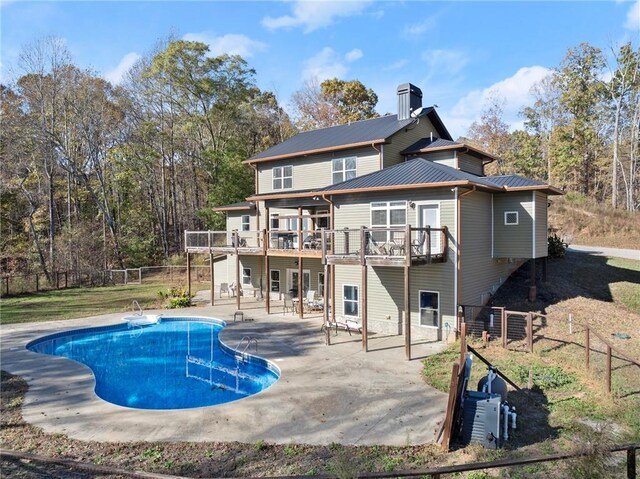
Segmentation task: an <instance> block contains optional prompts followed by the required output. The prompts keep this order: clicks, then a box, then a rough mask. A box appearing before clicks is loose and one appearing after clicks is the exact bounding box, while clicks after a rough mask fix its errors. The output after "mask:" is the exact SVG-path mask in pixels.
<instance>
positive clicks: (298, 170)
mask: <svg viewBox="0 0 640 479" xmlns="http://www.w3.org/2000/svg"><path fill="white" fill-rule="evenodd" d="M397 94H398V113H397V114H396V115H387V116H383V117H380V118H375V119H371V120H365V121H358V122H352V123H349V124H345V125H339V126H334V127H330V128H323V129H318V130H313V131H308V132H304V133H299V134H297V135H295V136H294V137H292V138H290V139H288V140H286V141H284V142H282V143H280V144H278V145H275V146H273V147H272V148H269V149H268V150H266V151H263V152H262V153H259V154H257V155H255V156H253V157H251V158H249V159H247V160H246V161H245V163H247V164H248V165H250V166H251V167H252V168H254V169H255V175H256V192H255V194H254V195H253V196H251V197H249V198H247V201H245V202H242V203H237V204H233V205H228V206H222V207H219V208H216V210H217V211H224V212H226V214H227V231H225V232H186V245H187V252H188V253H190V252H209V253H210V254H211V255H212V259H213V255H214V254H218V255H219V254H225V255H227V256H226V257H225V258H224V259H222V260H220V261H216V262H215V268H213V267H212V272H213V274H214V277H215V278H216V279H214V282H216V283H231V282H235V283H238V284H241V285H242V287H243V288H244V289H245V294H246V291H248V290H255V291H257V292H258V294H261V295H263V296H264V299H265V308H267V310H268V311H269V312H271V311H272V309H273V308H274V304H275V303H274V301H280V300H281V299H282V297H283V295H284V294H288V293H290V292H291V293H293V295H294V296H296V295H297V296H298V297H300V298H302V299H304V298H306V297H307V295H308V291H315V292H316V295H317V297H318V298H322V300H321V301H320V304H321V305H322V307H323V308H324V311H325V314H326V315H329V316H330V317H332V318H333V317H336V316H339V317H350V318H355V319H357V320H358V321H360V322H361V324H362V328H363V330H364V331H368V332H369V333H386V334H404V335H405V338H406V339H405V343H406V344H407V356H410V344H411V337H412V336H413V337H416V336H419V337H427V338H432V339H441V340H446V339H450V338H452V337H454V336H455V332H456V328H457V327H458V326H457V313H458V307H459V305H462V304H473V305H480V304H485V303H486V302H487V301H488V300H489V299H490V297H491V295H492V294H493V293H494V292H495V291H496V290H497V288H499V287H500V285H501V284H502V283H503V282H504V281H505V280H506V278H507V277H508V276H509V275H510V274H511V273H512V272H513V271H514V270H515V269H517V268H518V267H520V266H521V265H522V264H523V263H524V262H526V261H527V260H530V259H535V258H544V257H546V255H547V201H548V200H547V197H548V195H554V194H561V192H560V191H558V190H557V189H555V188H553V187H551V186H549V185H547V184H544V183H542V182H539V181H535V180H530V179H527V178H523V177H520V176H515V175H509V176H485V172H484V169H485V165H487V164H488V163H490V162H492V161H494V160H495V158H494V157H493V156H492V155H490V154H488V153H485V152H483V151H480V150H478V149H477V148H474V147H472V146H469V145H467V144H464V143H458V142H455V141H453V139H452V138H451V135H450V134H449V132H448V131H447V129H446V127H445V126H444V124H443V123H442V121H441V119H440V117H439V116H438V113H437V112H436V110H435V108H433V107H426V108H425V107H422V92H421V91H420V89H419V88H417V87H415V86H414V85H411V84H404V85H400V86H399V87H398V90H397ZM533 264H534V265H535V263H533ZM298 291H299V292H300V293H299V294H298ZM312 296H313V294H312ZM237 300H238V307H240V298H239V297H238V299H237ZM212 301H213V294H212ZM277 311H278V312H279V313H281V312H282V309H281V308H278V309H277ZM298 314H300V315H302V314H304V313H303V308H302V307H300V308H298ZM363 345H364V347H365V349H366V347H367V334H363Z"/></svg>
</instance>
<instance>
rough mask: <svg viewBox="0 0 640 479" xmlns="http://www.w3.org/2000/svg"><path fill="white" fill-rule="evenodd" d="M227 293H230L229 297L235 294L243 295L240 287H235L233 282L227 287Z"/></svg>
mask: <svg viewBox="0 0 640 479" xmlns="http://www.w3.org/2000/svg"><path fill="white" fill-rule="evenodd" d="M229 291H230V292H231V296H235V295H236V294H238V295H240V296H242V295H243V293H242V286H240V285H237V284H236V282H235V281H234V282H233V283H231V286H229Z"/></svg>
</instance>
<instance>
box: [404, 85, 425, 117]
mask: <svg viewBox="0 0 640 479" xmlns="http://www.w3.org/2000/svg"><path fill="white" fill-rule="evenodd" d="M421 107H422V90H420V88H418V87H417V86H415V85H412V84H411V83H403V84H402V85H399V86H398V120H406V119H408V118H411V112H413V111H415V110H417V109H418V108H421Z"/></svg>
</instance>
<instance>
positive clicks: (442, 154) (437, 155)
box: [420, 151, 456, 168]
mask: <svg viewBox="0 0 640 479" xmlns="http://www.w3.org/2000/svg"><path fill="white" fill-rule="evenodd" d="M420 156H422V157H423V158H424V159H426V160H430V161H433V162H434V163H438V164H440V165H445V166H448V167H450V168H455V167H456V155H455V152H453V151H434V152H433V153H423V154H421V155H420Z"/></svg>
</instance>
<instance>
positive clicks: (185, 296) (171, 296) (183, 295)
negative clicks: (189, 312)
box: [158, 286, 191, 309]
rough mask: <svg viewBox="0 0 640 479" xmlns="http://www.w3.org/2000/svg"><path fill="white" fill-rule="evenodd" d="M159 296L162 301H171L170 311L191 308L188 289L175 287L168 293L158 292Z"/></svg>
mask: <svg viewBox="0 0 640 479" xmlns="http://www.w3.org/2000/svg"><path fill="white" fill-rule="evenodd" d="M158 296H159V297H160V299H168V300H169V304H168V305H167V307H168V308H169V309H175V308H188V307H189V306H191V296H189V293H188V292H187V290H186V288H182V287H179V286H173V287H171V288H169V289H168V290H167V291H166V292H164V291H158Z"/></svg>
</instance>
